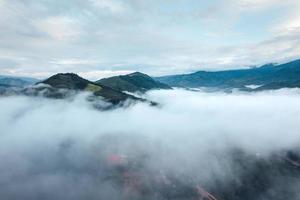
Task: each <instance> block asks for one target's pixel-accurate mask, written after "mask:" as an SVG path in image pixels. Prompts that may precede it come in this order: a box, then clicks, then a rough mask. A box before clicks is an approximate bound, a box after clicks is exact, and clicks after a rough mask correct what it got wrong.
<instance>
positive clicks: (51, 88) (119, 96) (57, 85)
mask: <svg viewBox="0 0 300 200" xmlns="http://www.w3.org/2000/svg"><path fill="white" fill-rule="evenodd" d="M76 91H89V92H92V93H93V94H94V96H96V97H97V96H98V97H102V98H104V99H105V100H106V101H108V102H110V103H112V104H118V103H120V102H123V101H125V100H127V99H133V100H142V101H143V99H139V98H136V97H134V96H132V95H128V94H125V93H123V92H120V91H116V90H114V89H112V88H109V87H107V86H104V85H101V84H98V83H93V82H91V81H89V80H86V79H84V78H81V77H80V76H78V75H77V74H73V73H65V74H63V73H59V74H56V75H54V76H51V77H50V78H48V79H46V80H44V81H41V82H39V83H37V84H36V85H35V86H34V87H30V88H26V89H25V90H24V93H25V94H29V95H38V94H41V93H42V94H43V96H46V97H52V98H64V97H66V96H68V95H70V94H73V93H74V92H76Z"/></svg>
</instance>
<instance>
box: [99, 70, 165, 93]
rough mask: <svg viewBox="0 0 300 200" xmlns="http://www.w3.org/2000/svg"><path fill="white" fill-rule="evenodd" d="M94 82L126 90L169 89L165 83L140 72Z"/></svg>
mask: <svg viewBox="0 0 300 200" xmlns="http://www.w3.org/2000/svg"><path fill="white" fill-rule="evenodd" d="M96 83H98V84H102V85H105V86H107V87H111V88H113V89H115V90H118V91H128V92H146V91H148V90H152V89H171V87H170V86H168V85H167V84H164V83H160V82H158V81H156V80H154V79H153V78H151V77H150V76H148V75H146V74H143V73H140V72H135V73H131V74H127V75H122V76H114V77H110V78H104V79H100V80H98V81H96Z"/></svg>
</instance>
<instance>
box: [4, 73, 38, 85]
mask: <svg viewBox="0 0 300 200" xmlns="http://www.w3.org/2000/svg"><path fill="white" fill-rule="evenodd" d="M38 81H39V80H38V79H34V78H29V77H17V76H5V75H0V86H1V87H16V88H23V87H27V86H29V85H33V84H35V83H36V82H38Z"/></svg>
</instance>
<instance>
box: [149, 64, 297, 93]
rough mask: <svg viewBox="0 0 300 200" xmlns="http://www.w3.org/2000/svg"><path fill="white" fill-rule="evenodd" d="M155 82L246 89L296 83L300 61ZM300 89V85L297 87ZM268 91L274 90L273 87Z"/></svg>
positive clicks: (188, 75)
mask: <svg viewBox="0 0 300 200" xmlns="http://www.w3.org/2000/svg"><path fill="white" fill-rule="evenodd" d="M155 80H158V81H160V82H163V83H166V84H168V85H170V86H173V87H195V88H196V87H216V88H240V89H243V88H245V86H246V85H262V86H263V85H266V84H270V83H273V85H274V86H275V84H276V82H278V83H279V82H286V84H287V85H289V84H288V82H290V81H291V82H295V81H298V80H300V59H299V60H294V61H291V62H288V63H284V64H280V65H274V64H266V65H263V66H261V67H255V68H250V69H235V70H223V71H213V72H210V71H198V72H194V73H190V74H178V75H170V76H162V77H156V78H155ZM297 87H300V85H297ZM268 89H272V88H271V87H270V88H268Z"/></svg>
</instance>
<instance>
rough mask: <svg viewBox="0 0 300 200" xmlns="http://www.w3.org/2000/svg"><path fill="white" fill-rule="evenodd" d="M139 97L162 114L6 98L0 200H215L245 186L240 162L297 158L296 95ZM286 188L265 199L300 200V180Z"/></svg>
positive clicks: (83, 100)
mask: <svg viewBox="0 0 300 200" xmlns="http://www.w3.org/2000/svg"><path fill="white" fill-rule="evenodd" d="M143 97H145V98H147V99H149V100H152V101H154V102H158V103H159V106H149V105H148V104H145V103H142V102H141V103H135V104H130V106H129V107H126V108H122V107H120V108H117V109H113V110H108V111H99V110H97V109H95V108H94V107H93V106H92V105H91V103H90V102H89V101H88V100H87V95H86V94H80V95H78V96H77V97H76V98H73V99H67V100H53V99H46V98H42V97H23V96H18V97H13V96H11V97H3V98H0V128H1V129H0V159H1V165H0V198H1V199H7V200H9V199H30V200H32V199H64V200H65V199H78V200H79V199H174V198H172V195H171V194H170V195H169V196H167V197H166V195H165V196H164V195H163V192H160V189H157V188H155V187H156V186H154V183H156V184H157V185H159V184H158V183H161V182H164V185H168V182H170V183H172V184H173V183H174V182H176V183H177V184H175V186H174V187H177V188H175V189H174V191H177V192H178V190H180V188H178V187H179V186H183V185H184V187H186V186H187V185H193V187H194V186H195V187H196V186H199V187H200V186H201V188H202V187H203V188H205V189H206V190H207V191H209V192H211V193H212V194H214V191H216V190H217V189H218V188H220V187H223V186H222V185H228V184H229V183H230V184H233V183H234V184H237V183H239V181H240V176H242V175H243V174H244V170H246V169H245V166H240V165H238V164H237V161H236V160H237V159H236V158H237V155H243V157H246V158H247V159H246V160H247V162H249V163H247V166H248V164H249V165H250V164H251V163H252V161H251V160H252V159H254V160H262V161H266V162H269V160H272V159H273V158H274V155H276V156H277V155H278V157H279V158H281V157H280V156H281V155H282V154H283V153H285V152H286V151H289V150H295V151H297V150H298V148H299V144H300V137H299V130H300V123H299V122H300V90H299V89H281V90H277V91H267V92H257V93H245V92H239V91H235V92H233V93H223V92H213V93H207V92H204V91H202V90H200V91H197V92H195V91H187V90H182V89H175V90H157V91H150V92H148V93H146V94H144V95H143ZM276 158H277V157H276ZM275 160H276V159H275ZM245 165H246V164H245ZM126 166H130V167H129V168H130V170H129V171H130V173H129V172H128V170H127V169H126V170H125V172H126V173H127V175H126V177H127V179H130V180H127V179H126V180H127V182H126V180H125V183H124V181H123V180H119V179H120V178H119V177H118V175H116V174H118V173H119V172H120V170H121V171H122V177H123V176H125V175H124V168H126ZM120 168H122V169H120ZM246 168H247V167H246ZM128 173H129V174H130V175H128ZM132 174H134V175H132ZM128 176H130V178H128ZM149 176H150V177H149ZM132 177H134V178H136V179H138V181H137V182H138V183H135V182H134V184H133V183H132V180H131V179H132ZM154 179H155V181H156V182H155V181H154ZM156 179H159V180H158V181H157V180H156ZM161 179H163V180H161ZM172 180H176V181H172ZM281 180H282V179H281V178H278V180H277V181H278V182H276V183H274V185H272V184H271V185H269V188H267V189H266V190H264V192H263V193H262V194H261V195H260V196H259V199H263V200H269V199H274V198H273V197H274V196H276V195H278V193H279V192H282V191H279V189H278V188H277V187H279V185H281V184H285V185H287V186H288V188H289V191H288V192H289V194H290V196H289V197H296V195H297V192H296V191H297V187H299V186H300V182H299V179H293V180H291V181H290V182H286V180H284V181H285V182H282V181H281ZM128 182H129V183H128ZM141 182H142V183H141ZM234 184H233V185H234ZM132 185H133V186H132ZM140 185H143V186H140ZM220 185H221V186H220ZM141 187H143V188H146V189H145V191H144V190H143V192H140V191H139V190H138V189H137V188H141ZM157 187H158V186H157ZM280 187H281V186H280ZM181 188H182V187H181ZM153 191H156V192H155V194H153ZM157 191H158V192H157ZM292 195H294V196H292ZM217 197H218V199H222V198H221V197H222V194H219V196H218V195H217ZM206 198H207V199H208V197H206ZM178 199H180V198H178ZM181 199H184V198H181ZM186 199H192V198H186Z"/></svg>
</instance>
